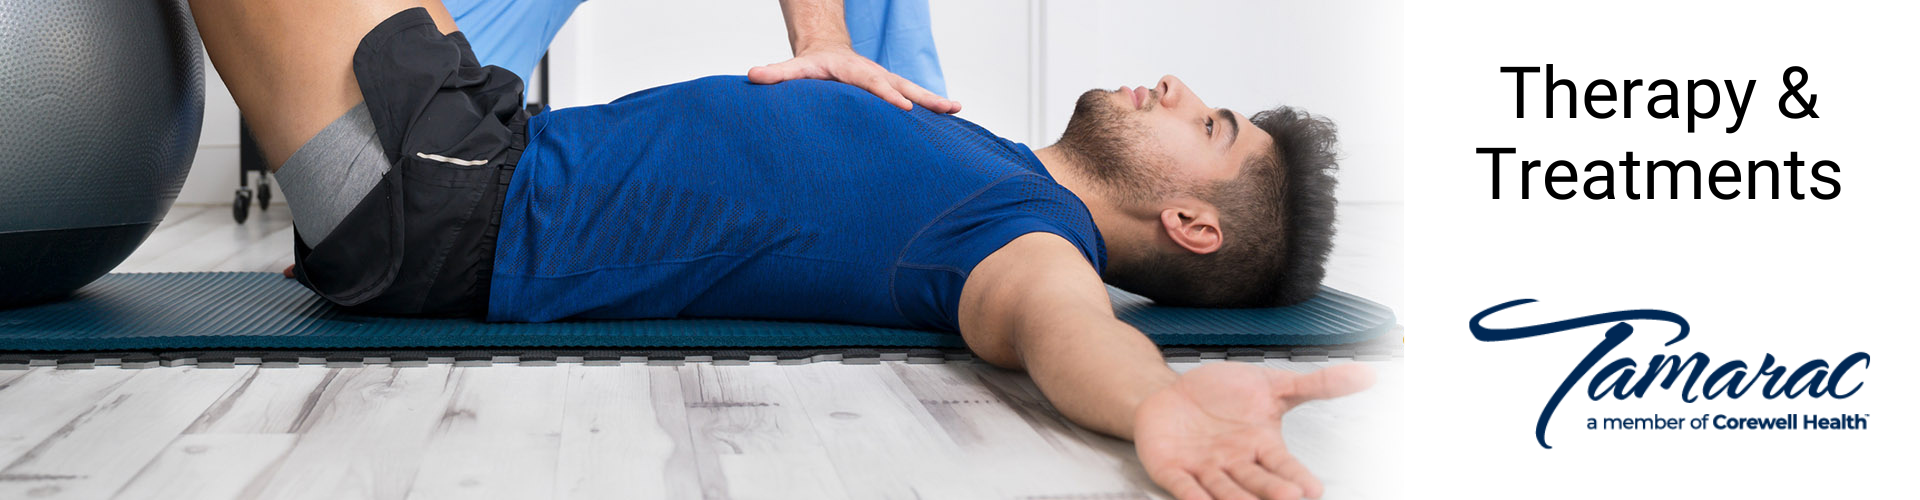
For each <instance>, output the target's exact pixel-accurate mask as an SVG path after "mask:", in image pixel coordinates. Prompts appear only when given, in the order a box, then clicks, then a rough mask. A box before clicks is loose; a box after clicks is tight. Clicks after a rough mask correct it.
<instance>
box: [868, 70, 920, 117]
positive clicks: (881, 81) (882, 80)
mask: <svg viewBox="0 0 1920 500" xmlns="http://www.w3.org/2000/svg"><path fill="white" fill-rule="evenodd" d="M859 85H860V88H863V89H867V91H868V92H872V93H873V95H877V96H880V98H881V99H886V101H887V103H889V104H892V105H893V107H896V108H900V109H903V110H908V111H911V110H913V101H912V100H909V99H907V96H904V95H900V91H898V90H894V88H893V82H892V81H891V80H888V79H887V77H886V76H883V75H874V76H871V77H868V78H864V79H861V80H860V84H859Z"/></svg>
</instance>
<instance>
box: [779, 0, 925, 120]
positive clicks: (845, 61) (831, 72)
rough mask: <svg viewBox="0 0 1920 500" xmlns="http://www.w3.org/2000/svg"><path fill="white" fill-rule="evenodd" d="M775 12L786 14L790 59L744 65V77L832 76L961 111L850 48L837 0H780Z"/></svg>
mask: <svg viewBox="0 0 1920 500" xmlns="http://www.w3.org/2000/svg"><path fill="white" fill-rule="evenodd" d="M780 12H781V14H783V15H784V16H785V17H786V21H787V43H788V44H790V45H791V46H792V47H793V59H789V60H787V61H786V62H782V63H779V64H772V65H767V66H756V67H754V68H753V69H751V70H748V71H747V80H748V81H751V82H753V83H780V82H784V81H787V80H794V79H800V78H812V79H819V80H835V81H839V82H842V83H847V84H851V85H854V86H857V87H860V88H862V89H866V90H867V91H868V92H872V93H873V95H876V96H880V98H881V99H886V100H887V102H889V103H893V105H894V106H898V107H900V109H913V105H914V104H915V103H918V104H920V105H921V106H924V107H926V108H927V109H929V110H933V111H936V112H940V113H957V112H959V111H960V102H959V101H954V100H951V99H947V98H945V97H940V95H939V94H935V93H933V92H930V91H928V90H927V89H924V88H921V87H920V85H918V84H915V83H913V81H911V80H908V79H906V77H902V76H900V75H896V74H893V72H890V71H887V69H886V68H883V67H881V66H880V64H878V63H875V62H873V61H872V60H869V59H867V58H866V57H865V56H861V55H860V54H859V53H858V52H854V51H853V41H852V40H849V39H848V37H847V19H846V5H845V4H844V3H842V0H780Z"/></svg>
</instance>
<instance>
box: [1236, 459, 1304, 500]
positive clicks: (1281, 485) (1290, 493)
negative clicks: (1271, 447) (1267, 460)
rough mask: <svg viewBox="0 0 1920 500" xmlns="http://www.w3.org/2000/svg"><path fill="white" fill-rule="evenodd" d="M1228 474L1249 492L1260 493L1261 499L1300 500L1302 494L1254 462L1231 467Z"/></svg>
mask: <svg viewBox="0 0 1920 500" xmlns="http://www.w3.org/2000/svg"><path fill="white" fill-rule="evenodd" d="M1227 474H1228V475H1231V476H1233V480H1235V481H1239V482H1240V486H1243V487H1246V488H1247V490H1249V491H1254V492H1258V493H1259V494H1260V498H1264V499H1267V500H1300V495H1301V494H1302V491H1301V489H1300V487H1299V486H1296V485H1294V484H1293V483H1292V482H1290V481H1287V480H1286V479H1284V478H1281V477H1280V476H1279V475H1277V474H1274V473H1273V472H1272V471H1269V470H1266V469H1263V468H1261V467H1260V466H1259V465H1255V464H1254V463H1253V462H1240V463H1236V464H1233V465H1229V466H1227Z"/></svg>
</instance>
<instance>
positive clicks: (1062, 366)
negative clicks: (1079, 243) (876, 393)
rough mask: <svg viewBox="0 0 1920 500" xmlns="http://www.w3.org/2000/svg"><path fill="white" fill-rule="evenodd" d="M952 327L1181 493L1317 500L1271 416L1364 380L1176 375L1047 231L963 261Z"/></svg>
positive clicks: (1325, 375) (1233, 367)
mask: <svg viewBox="0 0 1920 500" xmlns="http://www.w3.org/2000/svg"><path fill="white" fill-rule="evenodd" d="M960 334H961V337H963V338H964V339H965V340H966V342H967V347H969V348H971V349H973V351H974V352H975V353H976V354H978V355H979V356H980V357H981V359H983V360H985V361H987V362H989V363H993V364H994V365H997V366H1000V367H1004V368H1009V369H1022V368H1024V369H1025V370H1026V371H1027V372H1028V374H1030V375H1031V376H1032V377H1033V382H1034V384H1035V385H1038V386H1039V387H1040V391H1041V392H1043V393H1045V394H1046V396H1047V399H1048V400H1049V401H1052V402H1053V406H1054V408H1057V409H1059V410H1060V413H1061V414H1064V415H1066V417H1067V418H1068V419H1071V420H1073V422H1074V423H1076V424H1079V425H1080V426H1082V427H1087V428H1090V429H1094V430H1096V431H1100V432H1102V433H1106V434H1109V435H1113V436H1117V437H1121V438H1125V439H1129V440H1132V441H1133V442H1134V449H1135V451H1136V453H1138V454H1139V456H1140V465H1141V466H1142V467H1144V468H1145V469H1146V471H1147V475H1148V476H1149V477H1152V478H1153V480H1154V482H1155V483H1158V484H1159V485H1160V486H1161V487H1163V488H1166V489H1167V491H1168V492H1169V493H1172V494H1174V495H1175V496H1177V497H1179V498H1181V499H1183V500H1187V499H1203V498H1248V497H1257V498H1269V499H1297V498H1300V497H1302V496H1307V497H1319V496H1320V494H1321V493H1322V491H1323V488H1322V486H1321V483H1320V480H1319V479H1317V478H1315V477H1314V476H1313V474H1312V473H1311V472H1308V471H1307V468H1306V467H1305V466H1304V465H1301V463H1300V461H1299V460H1296V459H1295V458H1294V457H1293V455H1292V454H1291V453H1289V452H1288V451H1287V447H1286V443H1285V441H1284V440H1283V439H1282V438H1281V435H1280V417H1281V416H1282V415H1283V414H1285V413H1286V412H1287V411H1288V410H1291V409H1293V408H1294V407H1296V406H1299V405H1300V404H1302V403H1305V402H1307V401H1311V400H1315V399H1326V398H1333V397H1339V396H1343V395H1347V394H1352V393H1354V392H1358V391H1360V390H1361V389H1364V388H1366V387H1367V386H1369V385H1372V383H1373V376H1372V372H1371V370H1370V369H1369V368H1367V367H1366V366H1365V365H1360V364H1345V365H1339V366H1335V367H1332V368H1328V369H1325V370H1321V371H1317V372H1313V373H1308V374H1298V373H1294V372H1290V371H1286V370H1278V369H1273V368H1268V367H1264V366H1261V365H1257V364H1251V363H1233V362H1227V363H1209V364H1206V365H1203V366H1200V367H1196V368H1194V369H1192V370H1189V371H1187V372H1186V373H1184V374H1177V373H1175V372H1174V371H1173V370H1172V369H1171V368H1169V367H1168V366H1167V364H1166V361H1165V360H1164V359H1163V358H1161V356H1160V352H1159V350H1158V349H1157V348H1156V347H1155V346H1154V344H1153V342H1152V341H1151V340H1149V339H1147V338H1146V336H1145V335H1142V334H1141V333H1140V332H1139V331H1138V330H1135V329H1134V328H1133V327H1132V326H1130V325H1127V324H1126V323H1124V322H1121V321H1120V320H1118V319H1116V318H1114V316H1113V309H1112V305H1111V302H1110V301H1109V299H1108V298H1107V293H1106V287H1105V286H1104V285H1103V284H1102V283H1101V281H1100V278H1099V276H1097V275H1095V273H1094V271H1093V268H1092V267H1091V266H1089V265H1087V261H1086V259H1085V258H1083V257H1081V255H1080V252H1079V250H1078V249H1076V248H1074V246H1073V245H1072V244H1070V243H1068V242H1067V241H1066V240H1065V239H1063V238H1061V237H1059V236H1056V235H1053V234H1048V233H1030V234H1027V235H1024V236H1021V237H1019V238H1015V239H1014V240H1013V241H1012V242H1010V243H1008V244H1007V245H1006V246H1004V247H1002V248H1001V249H1000V250H997V251H995V252H994V253H993V254H992V255H989V256H987V258H986V259H983V260H981V261H980V263H979V264H978V265H975V266H974V269H973V272H972V273H971V274H970V275H969V276H968V277H967V283H966V285H965V286H964V287H963V289H962V290H961V293H960Z"/></svg>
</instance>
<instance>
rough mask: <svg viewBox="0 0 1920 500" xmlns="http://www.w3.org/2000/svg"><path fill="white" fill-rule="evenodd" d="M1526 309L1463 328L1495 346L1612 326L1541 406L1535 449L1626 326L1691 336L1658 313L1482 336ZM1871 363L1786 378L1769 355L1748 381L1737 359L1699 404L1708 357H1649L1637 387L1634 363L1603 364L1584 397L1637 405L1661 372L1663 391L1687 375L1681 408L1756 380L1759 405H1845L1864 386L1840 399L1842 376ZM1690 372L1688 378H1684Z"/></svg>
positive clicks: (1857, 358) (1735, 394) (1673, 318)
mask: <svg viewBox="0 0 1920 500" xmlns="http://www.w3.org/2000/svg"><path fill="white" fill-rule="evenodd" d="M1530 302H1534V300H1533V299H1520V300H1515V301H1510V302H1507V303H1504V304H1500V305H1497V306H1493V307H1491V308H1488V309H1487V310H1485V311H1480V314H1475V315H1474V316H1473V319H1471V320H1468V322H1467V327H1468V329H1469V330H1471V331H1472V332H1473V337H1474V338H1476V339H1480V340H1481V341H1483V342H1501V341H1507V340H1515V339H1524V338H1528V337H1537V336H1540V335H1546V334H1549V333H1557V332H1563V331H1567V330H1573V329H1577V328H1582V327H1588V326H1595V325H1603V324H1607V323H1614V325H1613V327H1611V328H1608V329H1607V333H1606V336H1605V337H1604V338H1602V339H1601V340H1600V344H1599V345H1596V346H1594V348H1593V350H1592V351H1589V352H1588V353H1587V356H1586V357H1585V358H1582V359H1581V360H1580V363H1579V364H1577V365H1574V367H1573V371H1572V372H1570V373H1568V374H1567V378H1566V379H1565V380H1563V381H1561V382H1560V387H1559V388H1558V389H1556V390H1554V392H1553V397H1552V398H1549V399H1548V400H1547V406H1546V408H1543V409H1541V410H1540V420H1539V421H1538V422H1537V423H1536V424H1535V425H1534V430H1533V434H1534V439H1535V440H1537V441H1539V442H1540V447H1541V448H1548V449H1551V448H1553V447H1552V446H1548V445H1547V422H1548V421H1549V420H1551V419H1552V418H1553V410H1554V408H1556V407H1558V406H1560V400H1561V399H1562V398H1564V397H1566V395H1567V391H1569V390H1572V389H1573V386H1574V384H1576V383H1578V382H1579V381H1580V379H1581V378H1584V377H1585V376H1586V374H1587V371H1588V370H1591V369H1593V366H1594V365H1596V364H1599V362H1600V358H1602V357H1605V356H1606V355H1607V353H1609V352H1612V351H1613V348H1615V347H1618V346H1619V345H1620V344H1621V343H1623V342H1626V341H1627V338H1628V337H1631V336H1633V326H1632V325H1629V324H1627V322H1628V321H1634V320H1645V321H1664V322H1668V323H1672V324H1674V325H1678V326H1679V327H1680V333H1679V334H1678V335H1675V336H1674V337H1673V340H1669V341H1667V343H1666V344H1665V345H1667V346H1671V345H1673V344H1674V343H1677V342H1680V341H1681V340H1685V339H1686V338H1687V332H1688V331H1689V330H1690V327H1689V326H1688V325H1687V319H1686V318H1683V317H1681V316H1680V315H1679V314H1674V313H1671V312H1667V311H1662V310H1658V309H1634V310H1628V311H1614V312H1609V313H1601V314H1594V315H1590V316H1581V317H1578V318H1573V319H1568V320H1561V321H1555V322H1552V323H1546V324H1541V325H1533V326H1525V327H1520V328H1488V327H1485V326H1481V324H1480V323H1481V321H1483V320H1485V319H1486V318H1487V316H1491V315H1493V313H1496V312H1500V311H1503V310H1506V309H1508V308H1512V307H1514V306H1518V305H1521V304H1526V303H1530ZM1871 359H1872V357H1871V356H1868V355H1867V353H1865V352H1856V353H1853V354H1852V355H1849V356H1847V357H1846V359H1843V360H1841V361H1840V363H1839V364H1838V365H1831V367H1830V366H1829V365H1828V364H1827V362H1826V360H1823V359H1814V360H1812V361H1808V362H1806V363H1804V364H1802V365H1800V367H1799V368H1798V369H1796V370H1794V371H1793V373H1792V375H1787V367H1786V366H1785V365H1778V366H1776V365H1775V364H1774V356H1773V354H1767V357H1766V359H1765V361H1763V362H1762V363H1761V365H1760V369H1759V370H1758V371H1756V372H1754V373H1753V374H1752V377H1751V378H1749V377H1748V373H1747V366H1748V365H1747V363H1746V362H1745V361H1741V360H1737V359H1736V360H1732V361H1728V362H1727V363H1725V364H1722V365H1720V367H1719V368H1717V369H1714V370H1713V372H1712V374H1711V375H1708V376H1707V377H1706V380H1705V382H1706V383H1705V384H1704V385H1702V386H1701V393H1700V397H1695V396H1694V394H1693V387H1694V385H1695V383H1696V382H1699V381H1700V380H1701V379H1700V377H1701V375H1702V374H1705V373H1707V367H1708V365H1709V364H1711V363H1712V361H1711V359H1710V358H1709V357H1708V356H1707V355H1706V353H1694V354H1693V355H1691V356H1686V357H1684V358H1682V357H1681V356H1678V355H1665V354H1660V355H1654V356H1653V358H1651V359H1649V360H1648V361H1647V366H1646V375H1644V376H1643V377H1642V378H1641V379H1640V380H1639V382H1638V383H1634V380H1633V376H1634V373H1635V371H1636V369H1637V368H1639V366H1640V365H1639V363H1638V362H1636V361H1634V360H1633V359H1632V358H1625V357H1622V358H1619V359H1615V360H1614V361H1613V362H1611V363H1608V364H1607V365H1606V367H1604V368H1601V369H1600V372H1599V373H1598V374H1596V375H1594V377H1593V380H1592V381H1591V383H1589V384H1588V385H1587V397H1588V398H1590V399H1592V400H1594V401H1599V400H1600V398H1602V397H1605V396H1607V395H1608V394H1612V395H1613V397H1614V399H1619V400H1624V399H1627V398H1628V397H1635V398H1639V397H1643V396H1645V395H1646V393H1647V390H1648V389H1650V388H1651V387H1652V386H1653V384H1654V382H1655V381H1656V380H1658V379H1660V375H1661V369H1662V368H1665V369H1666V370H1667V371H1666V372H1665V374H1666V377H1665V379H1664V380H1659V383H1660V388H1661V389H1672V388H1673V383H1674V382H1676V381H1677V380H1678V379H1679V378H1680V374H1681V373H1682V372H1686V373H1688V375H1687V383H1686V385H1685V386H1682V388H1681V390H1680V400H1681V401H1682V402H1686V403H1693V402H1696V401H1698V400H1700V399H1702V398H1704V399H1714V398H1716V397H1719V396H1721V395H1725V396H1726V397H1727V399H1739V398H1740V396H1741V395H1743V394H1746V392H1747V390H1748V389H1751V388H1752V387H1753V384H1754V383H1756V382H1759V381H1760V379H1761V378H1766V379H1767V383H1766V385H1765V386H1764V387H1763V388H1762V389H1761V391H1760V395H1761V397H1764V398H1766V399H1774V398H1777V397H1782V396H1784V397H1786V398H1787V399H1793V398H1797V397H1799V396H1800V395H1801V394H1805V395H1806V396H1807V397H1810V398H1819V397H1822V396H1832V397H1833V399H1846V398H1848V397H1851V396H1853V395H1854V393H1857V392H1859V391H1860V387H1861V386H1863V385H1865V382H1860V383H1856V384H1854V385H1853V386H1852V387H1851V388H1849V389H1847V390H1846V392H1840V390H1839V388H1840V387H1841V379H1842V378H1844V377H1846V375H1847V371H1848V370H1850V369H1852V368H1853V366H1854V365H1856V364H1858V365H1860V368H1861V369H1866V368H1867V366H1868V365H1869V364H1871V363H1870V361H1871ZM1689 367H1690V368H1691V371H1687V370H1688V368H1689ZM1783 376H1784V377H1785V379H1784V380H1783V379H1782V377H1783ZM1608 380H1613V382H1612V383H1611V384H1609V383H1607V381H1608ZM1743 380H1745V381H1746V384H1745V385H1741V381H1743ZM1782 382H1784V384H1782Z"/></svg>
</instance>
